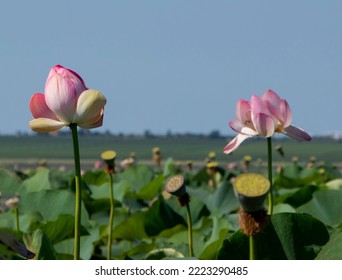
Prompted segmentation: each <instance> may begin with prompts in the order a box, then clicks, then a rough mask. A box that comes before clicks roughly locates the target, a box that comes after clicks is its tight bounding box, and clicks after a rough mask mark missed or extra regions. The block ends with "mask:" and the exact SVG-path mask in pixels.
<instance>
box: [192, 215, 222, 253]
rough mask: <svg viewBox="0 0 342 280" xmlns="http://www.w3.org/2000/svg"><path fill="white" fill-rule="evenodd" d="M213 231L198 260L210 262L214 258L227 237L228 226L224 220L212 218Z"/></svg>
mask: <svg viewBox="0 0 342 280" xmlns="http://www.w3.org/2000/svg"><path fill="white" fill-rule="evenodd" d="M212 220H213V229H212V233H211V236H210V238H209V240H208V241H207V242H206V243H205V244H204V245H203V247H202V251H201V252H200V254H199V256H198V258H199V259H203V260H212V259H215V258H216V255H217V251H218V249H219V248H220V246H221V244H222V242H223V240H224V239H225V237H226V236H227V233H228V230H229V225H228V222H227V221H226V220H224V219H218V218H217V217H213V218H212Z"/></svg>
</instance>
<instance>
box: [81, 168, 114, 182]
mask: <svg viewBox="0 0 342 280" xmlns="http://www.w3.org/2000/svg"><path fill="white" fill-rule="evenodd" d="M82 180H83V181H84V182H86V183H87V184H88V185H94V186H102V185H103V184H106V183H108V182H109V176H108V174H107V173H106V172H105V171H104V170H102V169H93V170H88V171H87V172H86V173H85V174H84V175H83V176H82Z"/></svg>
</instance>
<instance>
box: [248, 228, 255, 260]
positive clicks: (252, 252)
mask: <svg viewBox="0 0 342 280" xmlns="http://www.w3.org/2000/svg"><path fill="white" fill-rule="evenodd" d="M249 259H250V260H255V244H254V235H253V234H251V235H250V236H249Z"/></svg>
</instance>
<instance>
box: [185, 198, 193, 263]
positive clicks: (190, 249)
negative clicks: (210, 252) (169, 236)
mask: <svg viewBox="0 0 342 280" xmlns="http://www.w3.org/2000/svg"><path fill="white" fill-rule="evenodd" d="M186 214H187V218H188V237H189V256H190V257H192V256H193V255H194V252H193V242H192V219H191V212H190V204H189V203H187V204H186Z"/></svg>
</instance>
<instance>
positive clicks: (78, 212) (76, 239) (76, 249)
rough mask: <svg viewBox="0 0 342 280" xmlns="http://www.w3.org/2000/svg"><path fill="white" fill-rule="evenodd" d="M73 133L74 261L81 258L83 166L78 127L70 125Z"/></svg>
mask: <svg viewBox="0 0 342 280" xmlns="http://www.w3.org/2000/svg"><path fill="white" fill-rule="evenodd" d="M70 129H71V132H72V140H73V146H74V161H75V194H76V202H75V229H74V230H75V235H74V260H78V259H79V258H80V243H81V242H80V238H81V236H80V228H81V186H80V182H81V164H80V151H79V144H78V134H77V125H76V124H73V123H72V124H70Z"/></svg>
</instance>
